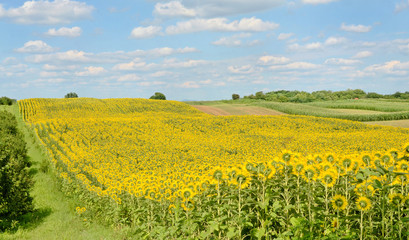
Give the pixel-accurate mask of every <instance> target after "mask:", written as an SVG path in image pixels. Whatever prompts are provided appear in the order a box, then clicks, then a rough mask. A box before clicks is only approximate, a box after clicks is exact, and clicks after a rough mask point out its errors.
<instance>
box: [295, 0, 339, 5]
mask: <svg viewBox="0 0 409 240" xmlns="http://www.w3.org/2000/svg"><path fill="white" fill-rule="evenodd" d="M336 1H338V0H302V2H303V3H304V4H323V3H330V2H336Z"/></svg>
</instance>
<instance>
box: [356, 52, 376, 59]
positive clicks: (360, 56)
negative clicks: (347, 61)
mask: <svg viewBox="0 0 409 240" xmlns="http://www.w3.org/2000/svg"><path fill="white" fill-rule="evenodd" d="M372 55H373V53H372V52H370V51H361V52H358V53H357V54H355V55H354V56H353V57H352V58H367V57H370V56H372Z"/></svg>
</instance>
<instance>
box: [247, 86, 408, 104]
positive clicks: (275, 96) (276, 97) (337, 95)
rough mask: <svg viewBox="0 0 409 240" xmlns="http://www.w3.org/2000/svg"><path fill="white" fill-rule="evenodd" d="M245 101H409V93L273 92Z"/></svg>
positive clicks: (258, 93) (250, 97)
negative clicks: (383, 99)
mask: <svg viewBox="0 0 409 240" xmlns="http://www.w3.org/2000/svg"><path fill="white" fill-rule="evenodd" d="M244 98H245V99H261V100H266V101H275V102H297V103H306V102H314V101H329V100H345V99H356V98H359V99H361V98H385V99H409V92H404V93H401V92H396V93H394V94H390V95H388V94H386V95H382V94H379V93H375V92H368V93H366V92H365V91H363V90H361V89H348V90H345V91H335V92H333V91H327V90H322V91H315V92H312V93H309V92H304V91H287V90H280V91H272V92H267V93H263V92H262V91H260V92H256V93H255V94H251V95H249V96H244Z"/></svg>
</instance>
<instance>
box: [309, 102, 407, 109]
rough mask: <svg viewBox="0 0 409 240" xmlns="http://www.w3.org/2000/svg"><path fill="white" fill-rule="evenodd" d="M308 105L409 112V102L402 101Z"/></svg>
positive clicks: (312, 104)
mask: <svg viewBox="0 0 409 240" xmlns="http://www.w3.org/2000/svg"><path fill="white" fill-rule="evenodd" d="M307 105H310V106H316V107H323V108H344V109H360V110H371V111H380V112H403V111H409V102H402V101H399V102H398V101H396V102H394V101H384V100H380V99H379V100H373V99H359V100H341V101H325V102H312V103H308V104H307Z"/></svg>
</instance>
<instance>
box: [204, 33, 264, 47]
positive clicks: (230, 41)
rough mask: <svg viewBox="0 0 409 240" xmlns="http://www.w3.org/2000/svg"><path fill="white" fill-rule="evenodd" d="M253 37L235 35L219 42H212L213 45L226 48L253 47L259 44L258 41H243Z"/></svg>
mask: <svg viewBox="0 0 409 240" xmlns="http://www.w3.org/2000/svg"><path fill="white" fill-rule="evenodd" d="M251 36H252V35H251V34H250V33H241V34H235V35H233V36H230V37H222V38H220V39H219V40H217V41H214V42H212V44H213V45H217V46H226V47H240V46H253V45H255V44H257V43H259V41H258V40H253V41H243V40H242V38H249V37H251Z"/></svg>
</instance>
